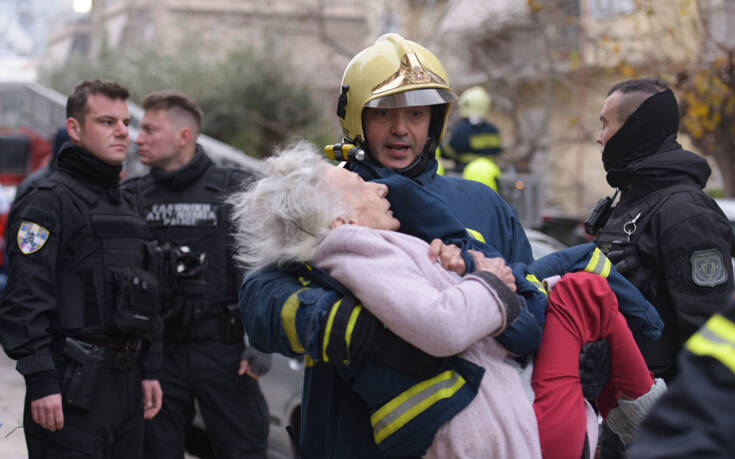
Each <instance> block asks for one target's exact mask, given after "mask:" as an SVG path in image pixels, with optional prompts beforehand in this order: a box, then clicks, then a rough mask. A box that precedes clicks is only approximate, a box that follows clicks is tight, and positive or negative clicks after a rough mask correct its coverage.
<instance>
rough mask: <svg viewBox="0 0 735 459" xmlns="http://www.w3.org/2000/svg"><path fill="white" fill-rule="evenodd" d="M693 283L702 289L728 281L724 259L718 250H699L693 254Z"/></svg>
mask: <svg viewBox="0 0 735 459" xmlns="http://www.w3.org/2000/svg"><path fill="white" fill-rule="evenodd" d="M690 260H691V262H692V281H694V283H695V284H697V285H700V286H702V287H714V286H716V285H720V284H722V283H724V282H725V281H727V269H725V262H724V257H723V256H722V255H721V254H720V252H719V251H718V250H717V249H707V250H697V251H696V252H694V253H693V254H692V257H691V259H690Z"/></svg>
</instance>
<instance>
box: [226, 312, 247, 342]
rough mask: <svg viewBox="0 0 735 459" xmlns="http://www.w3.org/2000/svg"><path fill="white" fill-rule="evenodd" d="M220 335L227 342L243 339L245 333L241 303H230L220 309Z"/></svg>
mask: <svg viewBox="0 0 735 459" xmlns="http://www.w3.org/2000/svg"><path fill="white" fill-rule="evenodd" d="M220 310H221V311H222V313H221V316H220V336H221V337H222V340H223V341H225V342H231V341H238V340H242V337H243V336H244V334H245V331H244V329H243V328H242V319H241V318H240V305H239V304H228V305H227V306H225V307H223V308H221V309H220Z"/></svg>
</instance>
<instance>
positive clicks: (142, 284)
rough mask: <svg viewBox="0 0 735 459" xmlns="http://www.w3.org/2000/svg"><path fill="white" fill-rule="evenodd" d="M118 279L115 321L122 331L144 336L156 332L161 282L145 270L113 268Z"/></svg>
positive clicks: (115, 278)
mask: <svg viewBox="0 0 735 459" xmlns="http://www.w3.org/2000/svg"><path fill="white" fill-rule="evenodd" d="M111 271H112V273H113V279H114V282H115V292H116V295H115V305H114V309H113V312H112V324H113V326H114V327H115V329H116V330H118V331H119V332H120V333H121V334H125V335H133V336H141V335H146V334H149V333H152V332H153V331H154V330H155V329H156V325H157V324H156V321H157V320H158V283H157V282H156V279H155V277H154V276H153V275H152V274H151V273H149V272H147V271H143V270H139V269H132V268H115V269H111Z"/></svg>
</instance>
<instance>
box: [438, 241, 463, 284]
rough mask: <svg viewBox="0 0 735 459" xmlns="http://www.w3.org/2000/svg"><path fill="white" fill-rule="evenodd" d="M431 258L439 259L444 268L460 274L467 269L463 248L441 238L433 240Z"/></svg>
mask: <svg viewBox="0 0 735 459" xmlns="http://www.w3.org/2000/svg"><path fill="white" fill-rule="evenodd" d="M429 259H430V260H431V261H437V260H438V261H439V262H440V263H441V265H442V267H443V268H444V269H446V270H447V271H454V272H455V273H457V274H459V275H460V276H461V275H463V274H464V273H465V271H466V270H467V267H466V266H465V264H464V259H463V258H462V250H460V248H459V247H457V246H456V245H446V244H445V243H444V242H442V240H441V239H434V240H433V241H431V245H430V246H429Z"/></svg>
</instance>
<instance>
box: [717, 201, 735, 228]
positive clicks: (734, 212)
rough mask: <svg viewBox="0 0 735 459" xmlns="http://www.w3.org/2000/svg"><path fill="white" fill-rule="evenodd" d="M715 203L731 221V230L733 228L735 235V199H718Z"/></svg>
mask: <svg viewBox="0 0 735 459" xmlns="http://www.w3.org/2000/svg"><path fill="white" fill-rule="evenodd" d="M715 202H716V203H717V205H718V206H720V209H722V212H723V213H724V214H725V216H726V217H727V219H728V220H729V221H730V228H732V230H733V233H735V199H732V198H717V199H715Z"/></svg>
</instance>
